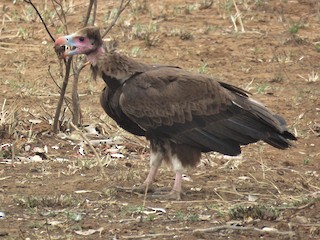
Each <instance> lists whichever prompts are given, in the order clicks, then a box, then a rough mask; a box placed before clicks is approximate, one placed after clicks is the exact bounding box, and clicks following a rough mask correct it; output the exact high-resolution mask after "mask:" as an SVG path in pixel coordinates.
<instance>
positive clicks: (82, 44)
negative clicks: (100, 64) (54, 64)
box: [54, 27, 103, 58]
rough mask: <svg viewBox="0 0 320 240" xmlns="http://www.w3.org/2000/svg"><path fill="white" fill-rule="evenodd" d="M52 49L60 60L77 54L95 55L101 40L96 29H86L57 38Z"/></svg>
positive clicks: (101, 43)
mask: <svg viewBox="0 0 320 240" xmlns="http://www.w3.org/2000/svg"><path fill="white" fill-rule="evenodd" d="M54 45H55V46H54V48H55V51H56V53H57V54H58V55H59V57H60V58H66V57H70V56H73V55H78V54H86V55H89V54H92V53H95V52H96V51H97V50H98V49H99V48H100V47H101V46H102V45H103V42H102V38H101V35H100V30H99V28H98V27H86V28H83V29H81V30H79V31H77V32H75V33H72V34H70V35H67V36H62V37H59V38H58V39H57V40H56V41H55V43H54Z"/></svg>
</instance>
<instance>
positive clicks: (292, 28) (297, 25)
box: [289, 23, 305, 35]
mask: <svg viewBox="0 0 320 240" xmlns="http://www.w3.org/2000/svg"><path fill="white" fill-rule="evenodd" d="M304 27H305V25H304V24H303V23H293V24H292V25H291V26H290V27H289V33H290V34H291V35H296V34H297V33H298V32H299V30H300V29H302V28H304Z"/></svg>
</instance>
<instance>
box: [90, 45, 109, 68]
mask: <svg viewBox="0 0 320 240" xmlns="http://www.w3.org/2000/svg"><path fill="white" fill-rule="evenodd" d="M105 52H106V50H105V49H104V47H103V46H100V47H98V48H97V49H96V50H95V51H93V52H90V53H89V54H87V59H88V61H89V62H91V65H92V66H96V65H97V62H98V59H99V57H100V56H101V55H103V54H105Z"/></svg>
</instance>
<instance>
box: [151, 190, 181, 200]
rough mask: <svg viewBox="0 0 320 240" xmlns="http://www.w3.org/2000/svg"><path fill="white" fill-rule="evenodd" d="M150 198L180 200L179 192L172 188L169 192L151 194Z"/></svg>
mask: <svg viewBox="0 0 320 240" xmlns="http://www.w3.org/2000/svg"><path fill="white" fill-rule="evenodd" d="M151 198H152V199H158V200H177V201H180V200H181V192H177V191H174V190H172V191H171V192H170V193H167V194H153V195H152V196H151Z"/></svg>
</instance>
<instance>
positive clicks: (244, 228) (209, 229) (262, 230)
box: [193, 225, 295, 237]
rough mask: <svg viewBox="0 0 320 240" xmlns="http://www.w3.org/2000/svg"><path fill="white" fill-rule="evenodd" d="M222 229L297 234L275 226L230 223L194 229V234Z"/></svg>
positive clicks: (290, 235)
mask: <svg viewBox="0 0 320 240" xmlns="http://www.w3.org/2000/svg"><path fill="white" fill-rule="evenodd" d="M221 230H233V231H253V232H258V233H264V234H266V233H268V234H273V235H288V236H289V237H292V236H294V235H295V232H293V231H283V232H282V231H279V230H277V229H274V228H271V229H269V228H265V230H264V229H260V228H256V227H238V226H230V225H221V226H216V227H211V228H200V229H194V230H193V235H197V234H201V233H213V232H219V231H221Z"/></svg>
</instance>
